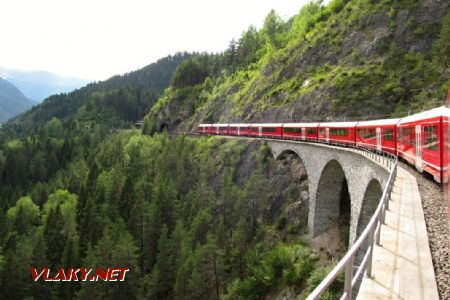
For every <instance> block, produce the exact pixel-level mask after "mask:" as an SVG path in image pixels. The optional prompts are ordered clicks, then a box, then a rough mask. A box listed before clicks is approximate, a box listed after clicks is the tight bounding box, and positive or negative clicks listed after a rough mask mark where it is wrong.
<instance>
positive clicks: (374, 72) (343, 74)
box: [151, 0, 450, 131]
mask: <svg viewBox="0 0 450 300" xmlns="http://www.w3.org/2000/svg"><path fill="white" fill-rule="evenodd" d="M345 2H346V3H347V4H346V5H345V6H344V8H343V9H342V10H341V11H339V12H337V13H336V14H334V15H333V16H332V17H330V18H329V19H328V20H327V21H326V22H323V23H320V25H317V28H316V27H315V28H314V29H313V30H312V31H311V32H310V33H309V34H308V35H306V37H305V38H304V40H302V41H299V42H298V43H297V44H294V45H293V46H290V47H286V48H284V49H282V50H283V51H280V52H279V53H276V54H274V56H273V57H271V58H270V59H268V62H267V63H264V64H259V65H258V66H257V67H256V68H258V69H257V71H258V75H255V76H253V75H248V74H247V75H239V74H237V75H236V74H231V75H229V76H228V77H226V76H222V75H221V76H220V77H219V79H218V80H216V81H215V82H214V86H213V88H209V90H208V91H207V92H205V93H203V90H204V89H208V88H207V87H206V85H199V86H196V87H195V88H198V92H197V93H191V94H189V95H185V96H184V97H180V94H177V93H173V94H174V95H175V96H173V97H172V98H171V99H169V101H167V103H166V104H165V105H164V106H163V108H162V109H160V110H159V111H157V112H154V113H153V114H152V115H151V120H152V123H153V124H154V125H153V126H156V128H157V129H158V130H159V129H160V128H161V127H163V125H164V124H170V125H169V126H170V129H171V130H173V131H189V130H195V128H196V126H197V125H198V124H199V123H219V122H222V123H228V122H274V121H275V122H290V121H334V120H348V119H350V118H352V119H373V118H377V117H379V118H382V117H388V116H402V115H405V114H407V113H408V111H409V110H422V109H425V108H431V107H435V106H438V105H440V103H441V101H442V99H443V98H444V91H443V90H442V86H443V85H444V83H445V82H446V80H447V79H445V78H448V76H447V75H444V76H442V74H449V72H450V70H449V69H448V67H447V69H445V68H446V67H445V63H441V64H439V63H436V61H442V59H440V58H439V59H436V57H434V55H435V54H434V53H435V52H436V51H435V50H433V47H434V45H436V42H438V41H439V36H440V35H442V33H441V29H442V28H443V24H444V22H447V21H445V20H447V19H449V18H448V17H446V15H447V14H448V8H449V2H448V1H446V0H423V1H390V2H389V3H388V2H386V1H385V2H384V3H381V2H380V1H369V2H368V3H365V4H364V5H363V4H362V2H361V1H345ZM447 26H448V24H447ZM252 71H253V69H250V71H249V72H252ZM224 72H225V71H224ZM244 73H245V72H244ZM238 76H243V77H244V79H242V80H235V79H234V78H235V77H238ZM245 76H247V77H245ZM252 76H253V77H252ZM444 77H445V78H444ZM245 78H248V79H247V80H246V79H245ZM205 95H206V96H205ZM200 98H201V99H202V100H199V99H200ZM166 100H167V99H166ZM164 126H165V125H164Z"/></svg>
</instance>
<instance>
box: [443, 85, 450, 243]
mask: <svg viewBox="0 0 450 300" xmlns="http://www.w3.org/2000/svg"><path fill="white" fill-rule="evenodd" d="M449 107H450V84H449V85H448V90H447V108H449ZM442 128H443V130H442V131H443V137H442V140H443V141H444V145H443V163H442V168H443V172H442V173H443V180H442V182H443V183H444V193H445V199H446V201H447V217H448V220H449V222H450V116H449V115H448V114H445V115H444V116H443V117H442ZM448 246H449V247H450V239H449V244H448Z"/></svg>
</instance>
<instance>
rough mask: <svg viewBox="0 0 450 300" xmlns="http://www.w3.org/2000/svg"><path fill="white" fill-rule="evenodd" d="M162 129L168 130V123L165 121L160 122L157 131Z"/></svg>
mask: <svg viewBox="0 0 450 300" xmlns="http://www.w3.org/2000/svg"><path fill="white" fill-rule="evenodd" d="M164 130H166V131H167V132H169V125H168V124H166V123H162V124H161V125H160V126H159V132H163V131H164Z"/></svg>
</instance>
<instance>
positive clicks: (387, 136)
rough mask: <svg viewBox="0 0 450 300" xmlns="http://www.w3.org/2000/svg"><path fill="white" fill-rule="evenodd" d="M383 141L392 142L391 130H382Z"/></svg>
mask: <svg viewBox="0 0 450 300" xmlns="http://www.w3.org/2000/svg"><path fill="white" fill-rule="evenodd" d="M383 139H384V140H385V141H393V140H394V130H393V129H383Z"/></svg>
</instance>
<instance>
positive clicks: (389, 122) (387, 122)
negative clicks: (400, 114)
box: [356, 118, 401, 127]
mask: <svg viewBox="0 0 450 300" xmlns="http://www.w3.org/2000/svg"><path fill="white" fill-rule="evenodd" d="M400 120H401V119H399V118H397V119H384V120H370V121H362V122H358V125H356V127H359V126H376V125H397V124H398V122H400Z"/></svg>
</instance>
